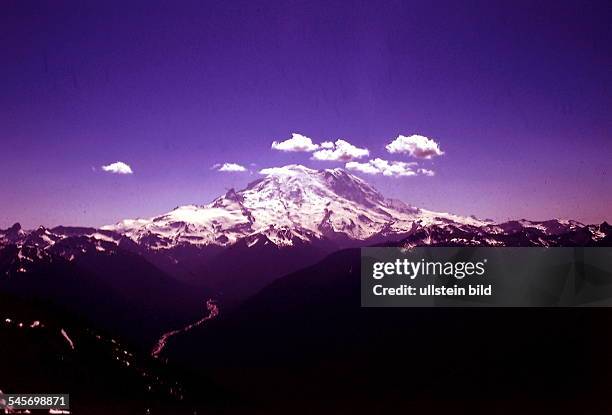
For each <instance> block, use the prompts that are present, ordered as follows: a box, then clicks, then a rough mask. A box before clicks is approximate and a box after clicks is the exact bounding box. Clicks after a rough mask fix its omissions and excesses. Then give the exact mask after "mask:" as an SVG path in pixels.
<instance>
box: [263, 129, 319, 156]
mask: <svg viewBox="0 0 612 415" xmlns="http://www.w3.org/2000/svg"><path fill="white" fill-rule="evenodd" d="M272 148H273V149H274V150H279V151H293V152H297V151H305V152H311V151H315V150H316V149H318V148H319V145H318V144H314V143H313V142H312V140H311V139H310V137H306V136H305V135H302V134H297V133H293V134H291V138H289V139H287V140H285V141H280V142H279V141H274V142H272Z"/></svg>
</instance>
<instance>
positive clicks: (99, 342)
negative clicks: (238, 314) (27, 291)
mask: <svg viewBox="0 0 612 415" xmlns="http://www.w3.org/2000/svg"><path fill="white" fill-rule="evenodd" d="M0 350H1V351H2V355H3V357H4V362H3V363H2V379H0V389H1V390H2V391H4V392H6V393H9V392H15V391H47V392H48V393H70V406H71V408H70V409H71V413H75V414H81V413H83V414H91V415H94V414H109V413H112V414H146V413H153V414H161V413H163V414H189V415H191V414H193V413H195V412H200V413H208V412H213V413H218V412H219V409H220V408H219V407H218V406H219V403H218V402H219V401H220V399H227V398H228V395H227V394H226V392H225V391H223V390H222V389H220V388H219V387H218V386H216V385H214V384H212V383H211V382H210V380H209V379H207V378H206V377H202V376H192V375H190V374H188V373H180V372H177V371H175V370H173V369H172V368H170V367H169V366H168V365H165V364H163V363H161V362H159V361H158V360H155V359H152V358H151V357H150V356H149V354H148V353H141V352H139V351H138V350H135V349H134V348H132V347H131V346H130V345H129V343H128V342H125V341H124V340H123V339H122V338H121V337H118V336H115V335H114V334H111V333H109V332H107V331H104V330H100V329H99V328H92V327H90V326H89V325H87V324H86V323H85V322H84V321H83V319H82V318H80V317H77V318H75V317H74V316H72V315H70V314H67V313H62V312H58V311H57V310H55V309H53V308H49V307H48V306H46V305H44V304H42V303H37V302H33V301H23V300H17V299H15V298H13V297H11V296H9V295H6V294H5V293H3V292H0ZM2 391H0V394H1V393H2ZM233 398H234V399H235V397H233ZM0 412H1V413H30V412H29V411H14V412H13V411H8V412H5V411H3V410H0ZM33 413H42V411H33ZM45 413H51V411H45Z"/></svg>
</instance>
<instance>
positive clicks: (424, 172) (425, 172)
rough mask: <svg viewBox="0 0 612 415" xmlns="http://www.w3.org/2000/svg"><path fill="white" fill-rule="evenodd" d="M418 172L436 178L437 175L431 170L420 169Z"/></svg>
mask: <svg viewBox="0 0 612 415" xmlns="http://www.w3.org/2000/svg"><path fill="white" fill-rule="evenodd" d="M417 172H418V173H419V174H422V175H424V176H435V175H436V172H435V171H433V170H429V169H418V170H417Z"/></svg>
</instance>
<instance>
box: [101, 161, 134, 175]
mask: <svg viewBox="0 0 612 415" xmlns="http://www.w3.org/2000/svg"><path fill="white" fill-rule="evenodd" d="M102 170H104V171H105V172H107V173H112V174H134V171H133V170H132V168H131V167H130V165H129V164H127V163H124V162H122V161H116V162H114V163H110V164H107V165H105V166H102Z"/></svg>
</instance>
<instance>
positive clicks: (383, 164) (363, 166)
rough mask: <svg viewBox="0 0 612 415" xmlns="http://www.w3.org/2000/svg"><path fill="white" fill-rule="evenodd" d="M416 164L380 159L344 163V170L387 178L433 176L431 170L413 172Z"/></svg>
mask: <svg viewBox="0 0 612 415" xmlns="http://www.w3.org/2000/svg"><path fill="white" fill-rule="evenodd" d="M416 165H417V163H406V162H404V161H388V160H383V159H380V158H375V159H373V160H370V161H368V162H366V163H359V162H356V161H351V162H348V163H346V165H345V168H346V169H347V170H352V171H358V172H361V173H365V174H372V175H382V176H387V177H406V176H416V175H417V174H425V175H428V176H430V175H433V172H432V171H431V170H427V172H428V173H431V174H427V173H425V172H424V171H425V169H418V170H415V169H414V167H415V166H416Z"/></svg>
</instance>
